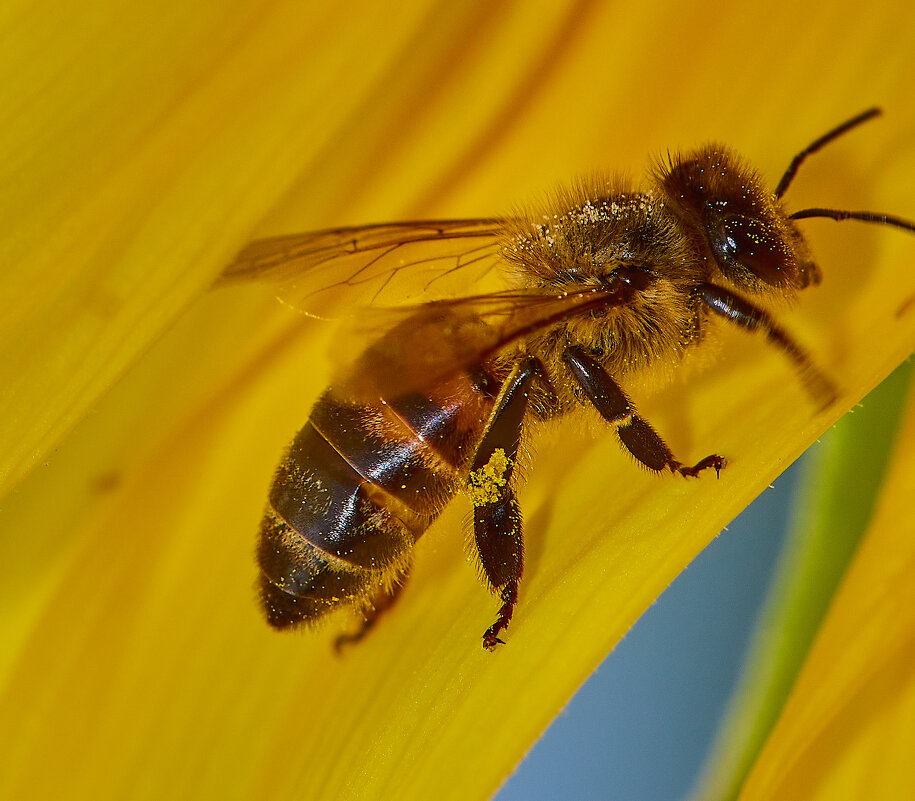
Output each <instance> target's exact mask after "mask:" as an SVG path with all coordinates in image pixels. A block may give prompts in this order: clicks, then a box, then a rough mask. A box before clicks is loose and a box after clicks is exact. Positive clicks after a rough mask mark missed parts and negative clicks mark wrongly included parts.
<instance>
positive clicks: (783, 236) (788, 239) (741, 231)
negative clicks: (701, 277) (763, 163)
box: [656, 145, 819, 292]
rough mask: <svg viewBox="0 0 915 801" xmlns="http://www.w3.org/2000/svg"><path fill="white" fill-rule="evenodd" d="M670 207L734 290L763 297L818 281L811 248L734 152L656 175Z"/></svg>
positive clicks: (681, 161) (680, 162) (721, 151)
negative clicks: (770, 292)
mask: <svg viewBox="0 0 915 801" xmlns="http://www.w3.org/2000/svg"><path fill="white" fill-rule="evenodd" d="M656 179H657V183H658V188H659V189H660V191H661V193H662V195H663V199H664V203H665V204H666V206H667V207H668V208H669V209H670V211H671V212H672V213H673V214H674V215H676V217H677V218H678V219H679V221H680V223H681V224H682V225H683V227H684V229H685V230H686V231H687V232H688V233H689V236H690V237H691V238H692V240H693V242H694V244H695V245H696V246H697V247H698V250H699V252H700V253H703V254H704V255H705V256H706V258H707V259H710V260H712V261H713V262H714V263H715V264H716V265H717V267H718V269H719V270H720V271H721V273H722V274H723V275H724V276H725V277H726V278H728V279H729V280H730V281H731V282H732V283H733V284H735V285H736V286H738V287H740V288H741V289H744V290H748V291H752V292H761V291H766V290H767V289H770V288H775V289H782V290H787V291H791V290H797V289H802V288H803V287H805V286H808V285H809V284H811V283H818V282H819V271H818V270H817V268H816V265H815V264H814V263H813V262H812V261H811V259H810V255H809V252H808V250H807V246H806V243H805V242H804V239H803V237H802V236H801V234H800V232H799V231H798V229H797V227H796V226H795V224H794V223H793V222H792V221H791V220H790V219H789V218H788V216H787V214H786V213H785V211H784V209H783V208H782V205H781V203H780V202H779V201H778V199H777V198H776V196H775V194H774V193H773V192H772V191H771V190H769V189H767V188H766V186H765V184H764V183H763V181H762V179H761V178H760V177H759V175H758V174H757V173H756V171H755V170H753V169H752V168H750V167H748V166H747V165H746V164H744V163H742V162H741V161H740V159H739V158H738V157H737V156H736V155H735V154H734V153H732V152H731V151H729V150H728V149H727V148H725V147H723V146H720V145H709V146H707V147H704V148H702V149H701V150H697V151H694V152H692V153H687V154H684V155H683V156H680V157H677V158H673V159H671V160H670V163H669V164H665V165H663V166H662V167H661V168H660V169H658V170H657V173H656Z"/></svg>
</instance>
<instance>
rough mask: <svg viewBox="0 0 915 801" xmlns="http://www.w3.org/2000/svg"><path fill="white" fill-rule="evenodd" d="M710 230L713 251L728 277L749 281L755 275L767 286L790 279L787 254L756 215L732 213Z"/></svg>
mask: <svg viewBox="0 0 915 801" xmlns="http://www.w3.org/2000/svg"><path fill="white" fill-rule="evenodd" d="M712 230H713V232H714V233H713V236H712V239H711V242H710V244H711V246H712V252H713V253H714V254H715V258H716V259H717V261H718V264H719V265H720V266H721V268H722V270H723V271H724V272H725V273H726V274H727V275H729V276H730V277H731V278H734V279H735V280H740V279H741V278H743V279H744V281H746V280H749V281H751V282H752V276H756V278H758V279H759V280H760V281H764V282H765V283H767V284H769V285H770V286H784V285H786V284H789V283H790V282H791V277H790V275H789V274H788V273H789V272H790V270H789V264H790V257H789V254H788V252H787V251H786V249H785V245H784V242H783V241H782V238H781V237H780V236H779V235H778V231H777V230H776V229H775V228H774V227H773V226H772V225H770V224H768V223H766V222H763V221H762V220H759V219H758V218H756V217H745V216H743V215H739V214H731V215H726V216H724V217H722V218H721V219H720V220H719V221H718V225H717V226H714V227H713V229H712ZM748 273H752V275H749V274H748Z"/></svg>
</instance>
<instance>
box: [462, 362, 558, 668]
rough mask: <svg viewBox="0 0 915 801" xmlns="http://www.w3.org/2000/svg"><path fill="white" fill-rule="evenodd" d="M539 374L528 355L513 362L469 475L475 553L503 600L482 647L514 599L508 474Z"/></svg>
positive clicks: (516, 527)
mask: <svg viewBox="0 0 915 801" xmlns="http://www.w3.org/2000/svg"><path fill="white" fill-rule="evenodd" d="M542 374H543V370H542V366H541V364H540V361H539V360H537V359H535V358H533V357H527V358H525V359H522V360H521V361H520V362H518V364H517V365H515V368H514V369H513V370H512V372H511V374H510V375H509V377H508V378H507V379H506V380H505V383H504V384H503V385H502V390H501V391H500V393H499V396H498V397H497V398H496V403H495V406H494V408H493V411H492V414H491V415H490V417H489V421H488V423H487V425H486V429H485V431H484V432H483V436H482V438H481V439H480V444H479V445H478V446H477V450H476V454H475V455H474V459H473V464H472V466H471V470H470V475H469V478H468V491H469V494H470V499H471V500H472V501H473V505H474V513H473V531H474V537H475V539H476V545H477V552H478V553H479V555H480V562H481V564H482V565H483V572H484V573H485V574H486V578H487V580H488V581H489V584H490V586H491V588H492V589H493V591H494V592H498V594H499V598H500V599H501V601H502V607H501V608H500V609H499V615H498V617H497V618H496V622H495V623H493V625H492V626H490V627H489V628H488V629H487V631H486V633H485V634H484V635H483V647H484V648H486V649H487V650H490V651H491V650H492V649H493V648H495V647H496V645H499V644H500V643H502V640H500V639H499V634H500V633H501V632H502V631H504V630H505V629H506V628H507V627H508V624H509V622H510V621H511V619H512V613H513V612H514V609H515V604H516V603H517V602H518V581H519V580H520V579H521V573H522V570H523V569H524V541H523V536H522V523H521V509H520V507H519V506H518V500H517V498H516V497H515V492H514V489H513V486H512V473H513V470H514V467H515V461H516V460H517V457H518V445H519V443H520V441H521V428H522V423H523V420H524V414H525V412H526V411H527V402H528V395H529V392H530V386H531V383H532V382H533V380H534V379H535V378H536V377H537V376H540V375H542Z"/></svg>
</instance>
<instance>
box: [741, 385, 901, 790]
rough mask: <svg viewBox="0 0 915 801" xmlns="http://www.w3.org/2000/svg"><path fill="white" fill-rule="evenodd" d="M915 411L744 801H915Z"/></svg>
mask: <svg viewBox="0 0 915 801" xmlns="http://www.w3.org/2000/svg"><path fill="white" fill-rule="evenodd" d="M913 448H915V402H910V404H909V412H908V420H907V425H906V428H905V430H904V431H903V432H902V433H901V435H900V436H899V439H898V442H897V448H896V458H895V462H894V465H893V467H892V468H891V471H890V475H889V477H888V479H887V481H886V482H885V485H884V489H883V494H882V499H881V503H880V506H879V508H878V510H877V513H876V515H875V517H874V520H873V522H872V524H871V526H870V528H869V530H868V533H867V535H866V537H865V538H864V540H863V542H862V543H861V546H860V548H859V550H858V553H857V554H856V556H855V560H854V563H853V564H852V566H851V567H850V569H849V571H848V573H847V574H846V576H845V578H844V580H843V582H842V586H841V587H840V589H839V591H838V593H837V594H836V597H835V599H834V601H833V604H832V607H831V609H830V612H829V615H828V617H827V618H826V620H825V622H824V624H823V626H822V628H821V629H820V632H819V634H818V636H817V640H816V642H815V643H814V646H813V648H812V650H811V653H810V655H809V656H808V658H807V660H806V663H805V665H804V668H803V670H802V671H801V673H800V675H799V677H798V680H797V683H796V684H795V686H794V689H793V691H792V694H791V696H790V698H789V699H788V703H787V704H786V706H785V709H784V710H783V712H782V716H781V718H780V719H779V722H778V724H777V726H776V728H775V729H774V731H773V733H772V735H771V737H770V738H769V740H768V742H767V744H766V746H765V748H764V749H763V751H762V753H761V754H760V757H759V760H758V761H757V763H756V766H755V768H754V770H753V772H752V773H751V774H750V777H749V778H748V780H747V784H746V785H745V787H744V790H743V792H742V794H741V795H740V798H741V799H762V798H765V799H769V798H771V799H775V798H778V799H780V800H781V799H792V798H799V799H800V798H803V799H817V798H823V799H827V798H828V799H845V798H865V797H867V798H908V797H911V796H912V795H913V793H915V776H913V772H912V770H911V754H912V750H913V748H915V668H913V666H915V580H913V578H915V523H913V521H912V516H911V499H912V497H915V470H913V467H912V459H911V454H912V449H913Z"/></svg>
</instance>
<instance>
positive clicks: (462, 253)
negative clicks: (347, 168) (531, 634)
mask: <svg viewBox="0 0 915 801" xmlns="http://www.w3.org/2000/svg"><path fill="white" fill-rule="evenodd" d="M879 113H880V112H879V110H878V109H870V110H868V111H865V112H864V113H862V114H859V115H858V116H856V117H854V118H852V119H850V120H848V121H847V122H845V123H843V124H842V125H840V126H838V127H837V128H834V129H833V130H831V131H829V132H828V133H827V134H825V135H824V136H822V137H820V138H819V139H817V140H816V141H814V142H813V143H812V144H810V145H809V146H808V147H806V148H804V150H802V151H801V152H800V153H798V155H797V156H795V158H794V159H793V161H792V162H791V164H790V166H789V167H788V169H787V171H786V172H785V174H784V175H783V176H782V178H781V180H780V182H779V183H778V185H777V187H776V189H775V191H772V190H771V189H769V188H767V186H766V184H765V183H764V182H763V180H762V178H761V177H760V176H759V174H758V173H757V172H756V171H755V170H754V169H752V168H751V167H749V166H748V165H747V164H746V163H745V162H744V161H742V160H741V159H740V158H739V157H738V156H737V155H736V154H735V153H734V152H733V151H732V150H730V149H729V148H727V147H724V146H721V145H716V144H712V145H707V146H705V147H701V148H698V149H696V150H693V151H688V152H685V153H682V154H678V155H675V156H668V158H667V159H666V160H664V161H663V162H660V163H658V164H657V165H656V166H655V167H654V168H653V170H652V171H651V173H650V176H649V180H648V187H647V188H646V189H641V190H637V189H633V188H630V187H626V186H623V185H620V184H619V183H613V182H609V181H606V182H591V183H589V184H585V183H583V184H581V185H580V186H578V187H576V188H573V189H571V190H568V191H566V192H564V193H562V194H560V195H559V199H558V200H557V201H556V203H555V205H554V209H555V213H551V214H548V215H546V216H543V217H539V218H538V217H535V216H517V217H511V218H506V219H495V218H493V219H474V220H450V221H420V222H406V223H395V224H387V225H368V226H363V227H357V228H341V229H337V230H329V231H321V232H317V233H309V234H302V235H296V236H287V237H279V238H275V239H267V240H262V241H259V242H254V243H253V244H251V245H249V246H248V247H247V248H245V249H244V250H243V251H242V252H241V253H240V254H239V255H238V257H237V259H236V261H235V262H234V263H233V264H232V265H231V266H230V267H229V268H228V270H227V271H226V273H225V276H226V277H227V278H229V279H239V278H242V279H243V278H256V279H261V280H266V281H274V282H276V283H279V284H281V285H283V287H284V289H283V290H282V292H283V293H285V294H286V296H287V297H292V296H296V297H297V298H298V299H297V300H296V301H295V303H296V305H299V306H300V308H302V307H303V305H304V306H307V305H308V304H311V305H312V306H313V307H314V308H317V309H321V308H322V304H323V305H330V303H331V301H332V300H333V299H335V298H336V299H338V300H340V299H342V300H343V301H345V302H347V303H351V302H352V298H359V297H361V296H365V295H366V294H367V295H368V296H369V297H371V298H372V299H374V300H375V302H376V303H377V302H378V301H379V298H381V297H384V295H385V293H388V294H390V293H391V291H392V290H391V287H392V285H394V284H397V283H398V282H400V283H402V279H404V278H406V277H408V276H410V275H411V274H415V273H421V274H423V273H424V274H425V275H426V277H427V279H428V280H427V281H426V283H425V284H421V286H423V287H424V288H425V289H426V290H429V288H430V287H431V286H433V284H434V282H435V281H438V280H440V279H446V278H448V277H450V276H453V275H454V274H456V273H462V272H466V271H468V270H471V269H472V268H474V267H476V268H483V267H485V269H486V271H491V270H492V269H493V268H497V269H498V271H499V272H500V274H501V276H502V281H503V284H502V285H503V287H504V288H502V289H501V290H498V291H492V292H486V293H483V294H473V295H469V296H463V297H451V298H443V299H439V300H431V301H428V300H427V301H426V302H423V303H420V304H416V305H408V306H407V307H406V310H405V311H404V310H401V317H400V319H399V320H398V322H396V323H395V324H392V325H390V327H389V328H388V329H387V330H385V331H383V332H382V333H381V334H380V336H378V338H377V339H376V340H375V341H374V342H373V343H372V344H371V345H370V346H369V347H368V348H367V349H366V350H365V351H364V352H363V353H362V354H361V355H360V356H358V358H356V360H355V364H354V365H353V366H352V368H351V369H350V370H349V371H348V373H347V374H346V375H345V376H344V377H343V378H341V379H340V380H339V381H337V382H336V383H335V384H334V385H333V386H331V387H330V388H329V389H328V390H326V392H325V393H324V394H323V395H322V396H321V397H320V398H319V399H318V401H317V402H316V404H315V406H314V408H313V409H312V411H311V416H310V418H309V419H308V422H306V423H305V426H304V427H303V428H302V429H301V431H300V432H299V433H298V435H297V436H296V438H295V439H294V441H293V442H292V445H291V446H290V447H289V450H288V451H287V453H286V455H285V456H284V458H283V460H282V462H281V463H280V466H279V468H278V471H277V473H276V476H275V479H274V482H273V487H272V490H271V491H270V495H269V502H268V505H267V509H266V512H265V514H264V517H263V522H262V525H261V531H260V544H259V548H258V563H259V567H260V593H261V599H262V604H263V609H264V612H265V614H266V618H267V622H268V623H269V624H270V625H271V626H273V627H275V628H277V629H285V628H289V627H293V626H297V625H299V624H309V623H313V622H315V621H317V620H318V619H319V618H321V617H323V616H324V615H326V614H327V613H328V612H330V611H331V610H334V609H335V608H338V607H340V606H342V605H350V606H354V607H356V608H359V609H361V610H362V612H363V617H364V620H363V622H362V624H361V627H360V628H359V629H358V630H357V631H355V632H353V633H351V634H347V635H343V636H341V637H340V638H338V640H337V645H338V646H339V645H341V644H342V643H344V642H349V641H354V640H357V639H359V638H361V637H362V636H364V635H365V633H366V632H367V631H368V630H369V629H370V628H371V627H372V626H373V625H374V623H375V622H376V620H377V619H378V616H379V615H380V614H381V613H382V612H383V611H384V610H385V609H386V608H388V607H389V606H390V605H391V603H392V602H393V600H394V598H395V597H396V596H397V594H398V592H399V591H400V588H402V586H403V584H404V581H405V580H406V576H407V574H408V572H409V569H410V564H411V553H412V549H413V546H414V544H415V543H416V541H417V540H418V539H419V537H421V536H422V534H423V532H425V531H426V529H427V528H428V527H429V526H430V525H431V524H432V522H433V521H434V520H435V519H436V517H438V515H439V514H440V513H441V512H442V511H443V510H444V508H445V507H446V505H447V504H448V503H449V502H450V501H451V499H452V498H453V497H455V495H457V494H458V493H466V494H467V495H468V496H469V498H470V500H471V502H472V504H473V536H474V542H475V549H476V553H477V555H478V557H479V561H480V564H481V566H482V572H483V575H484V576H485V580H486V582H487V583H488V585H489V589H490V590H491V591H492V592H493V593H494V594H495V595H496V596H497V597H498V601H499V603H500V608H499V610H498V612H497V615H496V619H495V622H494V623H493V624H492V625H491V626H490V627H489V628H488V629H487V630H486V632H485V633H484V635H483V647H484V648H486V649H488V650H492V649H494V648H495V647H496V646H497V645H498V644H500V643H503V640H502V639H501V636H502V635H503V632H504V631H505V629H506V628H507V627H508V625H509V623H510V621H511V619H512V613H513V611H514V609H515V606H516V604H517V603H518V587H519V582H520V580H521V576H522V572H523V567H524V558H523V554H524V542H523V534H522V515H521V509H520V507H519V504H518V499H517V484H518V471H516V465H517V461H518V455H519V447H520V445H521V441H522V434H523V433H525V432H526V429H527V428H528V426H529V423H533V422H536V421H544V420H548V419H551V418H556V417H558V416H561V415H564V414H566V413H568V412H570V411H572V410H574V409H576V408H580V407H582V406H588V405H590V406H592V407H593V408H594V409H596V410H597V412H598V413H599V415H600V416H601V417H602V418H603V419H604V420H605V421H606V422H607V424H609V426H610V427H611V428H612V429H613V430H614V431H615V432H616V435H617V437H618V438H619V441H620V444H621V445H622V447H623V448H624V449H625V450H626V451H628V452H629V454H631V456H632V457H634V458H635V459H636V460H637V461H638V462H640V463H641V464H642V465H643V466H644V467H645V468H647V469H648V470H650V471H652V472H655V473H661V472H663V471H669V472H671V473H677V474H679V475H681V476H687V477H693V476H698V475H699V474H700V473H702V472H703V471H706V470H709V469H711V470H714V471H715V473H716V474H718V473H720V471H721V470H722V469H723V468H724V467H725V465H726V460H725V458H724V457H723V456H720V455H718V454H716V453H712V454H709V455H707V456H704V457H703V458H701V459H699V460H698V461H697V462H695V463H693V464H690V463H688V462H681V461H680V460H679V459H678V458H677V457H676V456H675V455H674V454H673V452H672V451H671V449H670V448H669V447H668V446H667V444H666V443H665V442H664V440H663V439H662V437H661V436H660V435H659V434H658V433H657V432H656V431H655V430H654V428H653V427H652V426H651V425H650V424H649V423H648V421H646V420H645V419H644V418H643V417H641V416H640V415H639V414H638V412H637V410H636V406H635V405H634V403H633V402H632V400H631V399H630V398H629V396H628V395H627V394H626V393H625V392H624V390H623V389H622V388H621V386H620V384H619V380H620V378H621V377H624V376H626V375H627V374H629V373H632V372H635V371H641V370H650V369H652V368H653V367H655V366H656V365H659V364H663V365H669V364H678V363H679V362H680V361H681V360H682V359H683V357H684V355H685V354H686V353H687V352H688V351H690V350H691V349H693V348H695V347H696V346H697V345H699V344H700V343H701V342H702V341H703V339H704V336H705V333H706V330H707V328H708V325H709V321H710V319H711V318H713V317H722V318H724V319H725V320H728V321H730V322H731V323H734V324H735V325H737V326H739V327H741V328H743V329H746V330H748V331H757V332H759V333H760V334H762V335H763V336H765V337H766V339H767V340H768V341H769V342H770V343H771V344H772V345H774V346H775V347H776V348H778V349H779V350H780V351H781V352H782V353H783V354H785V356H787V357H788V359H789V360H790V361H791V362H792V363H793V365H794V367H795V368H796V369H797V371H798V373H799V374H800V378H801V381H802V383H803V385H804V386H805V387H806V388H807V389H808V391H809V392H810V394H811V395H812V396H813V398H814V400H815V401H816V403H817V404H818V405H819V406H821V407H824V406H827V405H829V404H830V403H831V402H832V401H833V400H834V398H835V390H834V388H833V385H832V383H831V382H830V380H829V379H828V378H827V377H826V376H825V375H824V374H823V373H822V372H821V371H820V370H818V369H817V368H816V366H815V365H814V363H813V361H812V360H811V359H810V358H809V357H808V355H807V353H806V351H805V350H804V348H803V347H801V345H800V344H798V343H797V342H796V341H795V340H794V339H793V338H792V336H791V335H790V334H789V333H788V332H787V331H786V330H785V329H783V328H782V327H781V326H780V325H779V324H778V323H777V322H776V320H775V319H774V318H773V316H772V315H771V314H770V313H769V312H768V311H766V310H764V308H763V307H762V306H761V305H760V304H759V303H758V302H757V301H756V300H755V298H773V299H776V300H790V299H791V298H793V297H794V296H795V295H796V293H797V292H798V291H799V290H802V289H804V288H806V287H808V286H811V285H815V284H818V283H819V282H820V270H819V268H818V267H817V265H816V263H815V262H814V261H813V259H812V257H811V254H810V251H809V249H808V247H807V244H806V242H805V240H804V237H803V235H802V233H801V231H800V229H799V228H798V225H797V221H798V220H802V219H806V218H811V217H827V218H831V219H833V220H849V219H850V220H861V221H865V222H874V223H880V224H884V225H890V226H894V227H897V228H902V229H906V230H908V231H915V224H913V223H912V222H908V221H906V220H902V219H899V218H897V217H891V216H888V215H883V214H875V213H871V212H852V211H841V210H835V209H825V208H810V209H803V210H800V211H795V212H793V213H789V212H788V210H787V209H786V208H785V206H784V204H783V203H782V200H781V198H782V196H783V195H784V194H785V192H786V190H787V189H788V187H789V185H790V184H791V181H792V179H793V178H794V176H795V174H796V173H797V170H798V168H799V167H800V166H801V164H802V162H803V161H804V160H805V159H806V158H807V157H808V156H809V155H811V154H812V153H815V152H816V151H818V150H820V149H821V148H822V147H823V146H824V145H826V144H828V143H830V142H832V141H833V140H835V139H836V138H837V137H839V136H841V135H842V134H844V133H846V132H847V131H849V130H851V129H852V128H855V127H857V126H859V125H860V124H862V123H863V122H865V121H867V120H870V119H871V118H873V117H875V116H877V115H878V114H879ZM430 243H431V244H430ZM416 245H430V246H431V247H433V248H434V249H435V255H434V256H433V257H431V258H415V259H411V258H410V257H409V253H410V249H411V248H412V247H414V246H416ZM430 276H431V277H430ZM395 295H396V291H395ZM303 298H307V303H304V304H303Z"/></svg>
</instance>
